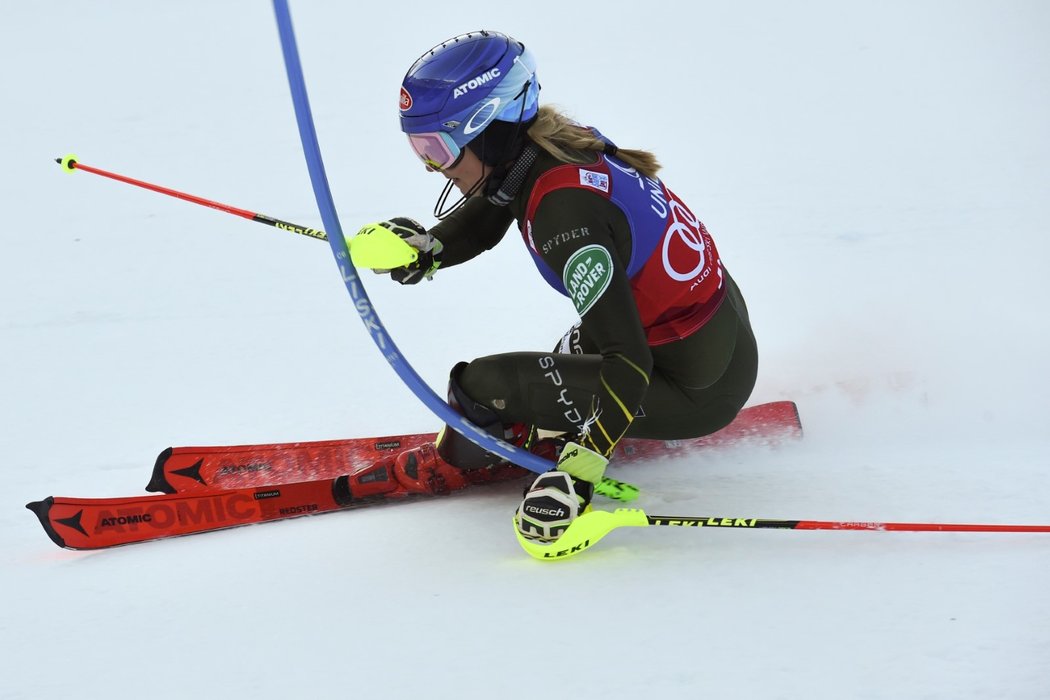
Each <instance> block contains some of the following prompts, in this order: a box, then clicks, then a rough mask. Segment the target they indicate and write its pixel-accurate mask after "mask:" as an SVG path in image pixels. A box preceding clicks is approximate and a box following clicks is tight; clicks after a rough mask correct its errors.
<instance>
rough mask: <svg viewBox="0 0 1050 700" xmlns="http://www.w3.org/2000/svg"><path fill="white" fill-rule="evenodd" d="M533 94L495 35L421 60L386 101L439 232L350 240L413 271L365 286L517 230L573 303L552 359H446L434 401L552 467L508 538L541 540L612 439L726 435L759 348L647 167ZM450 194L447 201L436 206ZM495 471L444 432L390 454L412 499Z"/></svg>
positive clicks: (478, 249) (682, 210) (677, 206)
mask: <svg viewBox="0 0 1050 700" xmlns="http://www.w3.org/2000/svg"><path fill="white" fill-rule="evenodd" d="M539 89H540V86H539V83H538V82H537V79H536V62H535V59H534V58H533V55H532V53H531V52H530V51H529V50H528V49H526V48H525V46H524V45H523V44H522V43H521V42H519V41H516V40H515V39H513V38H511V37H509V36H506V35H504V34H501V33H499V32H495V31H477V32H470V33H468V34H462V35H460V36H457V37H454V38H452V39H449V40H447V41H445V42H442V43H441V44H439V45H438V46H436V47H434V48H433V49H431V50H430V51H428V52H426V53H425V54H423V56H422V57H420V58H419V59H418V60H417V61H416V62H415V63H413V64H412V66H411V67H410V68H409V70H408V73H407V74H406V75H405V78H404V81H403V83H402V86H401V94H400V118H401V129H402V131H403V132H405V133H406V134H407V135H408V140H409V143H410V144H411V147H412V149H413V150H414V151H415V153H416V155H417V156H418V157H419V158H420V159H421V160H422V161H423V164H424V165H425V166H426V168H427V169H428V170H431V171H436V172H438V173H440V174H441V175H443V176H444V177H445V178H446V179H447V181H446V183H445V188H444V190H443V191H442V193H441V195H440V197H439V198H438V202H437V204H436V206H435V211H434V214H435V216H436V217H437V218H439V219H441V221H440V223H438V224H437V225H436V226H434V227H433V228H430V229H429V230H428V229H427V228H426V227H424V226H422V225H421V224H419V223H418V222H416V221H414V220H412V219H409V218H405V217H396V218H392V219H390V220H388V221H384V222H381V223H377V224H372V225H370V226H366V227H364V228H363V229H362V230H361V232H360V233H366V232H374V231H375V230H376V229H385V230H386V232H389V233H391V234H394V235H396V236H397V237H398V238H400V239H401V240H403V241H405V242H407V243H408V244H409V245H411V246H412V247H413V248H415V249H416V250H417V251H418V258H417V260H416V261H415V262H413V263H412V264H410V265H406V266H403V267H400V268H395V269H390V270H377V272H380V273H385V274H389V275H390V277H392V278H393V279H394V280H396V281H397V282H399V283H401V284H416V283H417V282H419V281H420V280H422V279H431V278H432V277H433V276H434V275H435V273H436V272H438V271H439V269H440V270H444V269H445V268H448V267H452V266H455V265H459V264H461V263H464V262H466V261H468V260H470V259H472V258H474V257H475V256H477V255H479V254H480V253H483V252H484V251H486V250H488V249H490V248H492V247H493V246H495V245H496V244H497V243H498V242H499V241H500V240H501V239H502V238H503V236H504V234H505V233H506V232H507V230H508V228H509V227H510V225H511V223H512V222H515V221H516V222H517V227H518V230H519V232H520V235H521V236H522V239H523V241H524V243H525V245H526V246H527V247H528V249H529V252H530V253H531V255H532V258H533V260H534V262H535V263H536V267H537V268H538V269H539V272H540V274H541V275H542V276H543V278H544V279H545V280H546V281H547V282H548V283H549V284H550V285H551V286H553V287H554V288H555V289H556V290H557V291H559V292H561V293H563V294H565V295H567V296H568V297H569V298H570V299H571V300H572V303H573V304H574V305H575V308H576V311H577V312H578V314H579V317H580V321H579V322H578V323H577V324H575V325H574V326H573V327H572V328H571V329H570V330H569V331H568V332H567V333H566V334H565V335H564V337H562V338H561V341H560V342H559V343H558V344H557V347H556V349H555V350H554V351H552V352H513V353H504V354H499V355H492V356H489V357H482V358H478V359H475V360H473V361H471V362H469V363H468V362H461V363H459V364H457V365H456V366H455V367H453V368H452V371H451V374H450V378H449V388H448V400H449V403H450V404H451V405H452V407H453V408H454V409H455V410H456V411H457V412H459V413H460V414H462V415H464V416H466V417H467V418H468V419H469V420H470V421H472V422H473V423H474V424H476V425H477V426H479V427H481V428H483V429H484V430H486V431H488V432H489V433H491V434H492V435H495V436H497V437H499V438H501V439H506V440H508V441H511V442H514V443H515V444H518V445H521V446H523V447H525V448H528V449H532V450H534V451H537V452H540V453H541V454H546V456H551V457H556V458H557V466H556V468H555V470H553V471H551V472H548V473H547V474H543V475H540V476H539V477H538V478H536V480H535V482H534V483H533V485H532V486H531V487H530V488H529V489H528V490H527V492H526V494H525V496H524V498H523V501H522V503H521V505H520V506H519V508H518V511H517V522H518V527H519V530H520V531H521V533H522V534H523V535H525V536H526V537H530V538H535V539H539V540H545V541H550V540H553V539H556V538H557V536H558V535H559V534H560V533H561V532H562V531H564V529H565V528H566V527H568V526H569V525H570V524H571V522H572V520H573V519H574V518H575V517H577V515H578V514H580V513H582V512H583V511H584V509H585V508H586V507H587V506H588V504H589V503H590V500H591V498H592V496H593V493H594V487H595V485H596V484H598V483H599V482H600V480H601V478H602V475H603V473H604V469H605V465H606V464H607V462H608V458H609V457H610V456H611V454H612V452H613V449H614V447H615V446H616V443H617V441H619V440H620V439H621V438H622V437H624V436H625V435H627V436H631V437H643V438H652V439H662V440H669V439H684V438H694V437H700V436H703V435H707V434H709V433H712V432H715V431H716V430H718V429H720V428H722V427H724V426H726V425H728V424H729V423H730V422H731V421H732V420H733V418H734V417H735V416H736V415H737V413H738V412H739V411H740V409H741V408H742V407H743V406H744V403H745V401H746V400H747V399H748V397H749V396H750V394H751V391H752V389H753V388H754V384H755V377H756V374H757V367H758V351H757V347H756V343H755V337H754V334H753V333H752V330H751V326H750V321H749V319H748V312H747V307H746V305H745V303H744V299H743V297H742V296H741V293H740V290H739V289H738V288H737V285H736V283H735V282H734V281H733V279H732V277H730V276H729V273H728V272H727V271H726V269H725V267H724V266H723V264H722V260H721V258H720V256H719V254H718V251H717V249H716V248H715V244H714V241H713V240H712V239H711V236H710V235H709V234H708V232H707V230H706V228H705V227H704V225H703V224H702V223H701V222H700V221H699V220H698V219H697V217H696V216H694V215H693V213H692V212H691V211H690V210H689V208H688V207H687V206H686V205H685V203H684V202H683V201H682V200H681V199H679V198H678V197H677V196H676V195H675V194H674V193H673V192H671V190H669V189H668V188H667V187H666V186H665V185H664V183H663V182H661V181H660V180H659V179H658V178H657V177H656V173H657V170H658V169H659V163H658V162H657V160H656V158H655V157H654V156H653V155H652V154H651V153H649V152H647V151H641V150H633V149H625V148H618V147H617V146H616V145H615V144H614V143H613V142H612V141H611V140H609V139H608V138H606V137H605V136H603V135H602V134H601V133H600V132H598V131H597V130H596V129H593V128H588V127H583V126H580V125H578V124H576V123H574V122H573V121H571V120H570V119H568V118H567V117H566V116H564V115H563V114H561V113H560V112H558V111H557V110H555V109H553V108H551V107H548V106H542V107H541V106H540V105H539V101H538V95H539ZM453 187H455V188H456V189H458V190H459V193H460V195H461V196H460V197H459V199H458V200H457V201H456V202H455V203H454V204H452V205H448V198H449V195H450V193H451V191H452V188H453ZM538 430H544V431H552V432H553V433H556V434H560V435H561V437H560V438H558V439H557V440H556V441H551V440H549V439H548V440H539V439H538V437H537V431H538ZM544 450H547V452H545V453H544ZM499 463H500V458H498V457H496V456H495V455H492V454H490V453H487V452H485V451H484V450H482V449H481V448H479V447H477V446H476V445H474V444H473V443H471V442H469V441H468V440H466V439H465V438H463V437H462V436H460V435H459V434H458V433H456V432H455V431H454V430H451V429H448V428H447V427H446V429H444V430H443V431H442V432H441V433H440V434H439V436H438V439H437V443H436V445H424V446H423V447H421V448H417V449H415V450H411V451H408V452H405V453H403V454H401V455H400V456H399V457H398V460H397V468H396V472H397V476H398V478H399V479H400V480H401V481H402V482H403V483H405V484H407V485H410V486H411V487H412V488H414V489H417V490H434V489H435V488H436V489H452V488H458V487H460V486H462V485H465V484H466V483H469V482H471V481H477V480H484V479H485V476H484V475H485V474H486V472H487V471H491V470H493V469H506V468H508V467H507V465H506V464H505V463H503V465H502V466H500V464H499Z"/></svg>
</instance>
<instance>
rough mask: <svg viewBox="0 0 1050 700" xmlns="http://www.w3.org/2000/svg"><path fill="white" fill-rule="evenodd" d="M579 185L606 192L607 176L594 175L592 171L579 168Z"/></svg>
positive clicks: (607, 188)
mask: <svg viewBox="0 0 1050 700" xmlns="http://www.w3.org/2000/svg"><path fill="white" fill-rule="evenodd" d="M580 184H581V185H584V186H586V187H593V188H594V189H596V190H601V191H602V192H608V191H609V176H608V175H606V174H605V173H596V172H594V171H593V170H584V169H583V168H580Z"/></svg>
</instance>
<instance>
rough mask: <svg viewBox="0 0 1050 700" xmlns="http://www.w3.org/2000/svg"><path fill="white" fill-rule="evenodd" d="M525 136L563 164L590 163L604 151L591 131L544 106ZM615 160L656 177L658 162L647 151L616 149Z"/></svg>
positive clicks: (602, 143)
mask: <svg viewBox="0 0 1050 700" xmlns="http://www.w3.org/2000/svg"><path fill="white" fill-rule="evenodd" d="M528 135H529V138H530V139H532V141H533V143H535V144H536V145H537V146H539V147H540V148H542V149H543V150H545V151H546V152H547V153H550V154H551V155H552V156H554V157H555V158H557V159H558V160H560V161H562V162H563V163H580V164H583V163H590V162H592V161H593V160H594V152H595V151H597V152H599V153H600V152H602V151H603V150H605V142H604V141H602V140H601V139H599V138H596V137H595V135H594V134H593V133H592V132H591V131H590V129H586V128H584V127H582V126H580V125H579V124H577V123H576V122H574V121H572V120H571V119H569V118H568V117H566V116H565V115H564V114H562V113H561V112H559V111H558V110H557V109H555V108H553V107H550V106H547V105H544V106H542V107H540V109H539V113H538V114H537V115H536V121H535V123H534V124H533V125H532V126H531V127H529V130H528ZM616 157H617V158H619V159H620V160H622V161H623V162H624V163H626V164H627V165H629V166H631V167H632V168H634V169H635V170H637V171H638V172H639V173H641V174H642V175H644V176H645V177H656V173H657V172H658V171H659V170H660V162H659V161H658V160H656V156H654V155H653V154H652V153H650V152H649V151H641V150H637V149H633V148H619V149H617V151H616Z"/></svg>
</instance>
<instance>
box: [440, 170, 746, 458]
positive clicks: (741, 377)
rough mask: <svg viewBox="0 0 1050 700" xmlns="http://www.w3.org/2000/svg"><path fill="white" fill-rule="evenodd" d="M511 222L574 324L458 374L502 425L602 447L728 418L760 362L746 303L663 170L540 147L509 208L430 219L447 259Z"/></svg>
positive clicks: (485, 242) (693, 431)
mask: <svg viewBox="0 0 1050 700" xmlns="http://www.w3.org/2000/svg"><path fill="white" fill-rule="evenodd" d="M515 220H516V221H517V223H518V230H519V232H520V234H521V237H522V240H523V242H524V244H525V245H526V246H527V247H528V249H529V252H530V253H531V255H532V257H533V259H534V261H535V263H536V266H537V268H538V270H539V272H540V274H541V275H543V277H544V279H545V280H546V281H547V282H548V283H549V284H550V285H551V286H553V287H554V288H555V289H556V290H557V291H559V292H561V293H563V294H565V295H567V296H568V297H569V298H570V299H571V300H572V302H573V304H574V305H575V307H576V310H577V312H578V313H579V316H580V322H579V323H577V324H576V325H575V326H573V327H572V328H571V329H570V330H569V331H568V332H567V333H566V334H565V335H564V337H562V339H561V340H560V342H558V344H557V347H556V348H555V349H554V350H553V351H552V352H512V353H504V354H498V355H491V356H488V357H482V358H478V359H476V360H474V361H472V362H470V363H469V364H468V365H467V366H466V367H465V368H463V370H462V372H461V374H460V376H459V378H458V381H459V383H460V386H461V387H462V389H463V390H464V391H465V392H466V393H467V394H468V395H469V396H470V397H471V398H472V399H473V400H475V401H477V402H478V403H480V404H483V405H485V406H487V407H489V408H491V409H492V410H493V411H494V412H495V413H496V415H497V416H498V417H499V419H500V420H501V421H502V422H503V423H504V424H505V425H510V424H513V423H525V424H531V425H534V426H536V427H537V428H540V429H545V430H553V431H559V432H569V433H575V434H577V435H580V436H581V438H582V440H583V442H582V444H584V445H585V446H587V447H589V448H591V449H593V450H595V451H596V452H599V453H601V454H604V455H606V456H608V455H609V454H611V452H612V450H613V447H614V446H615V445H616V443H617V441H618V440H620V438H622V437H624V436H625V435H628V436H631V437H642V438H653V439H664V440H669V439H684V438H692V437H699V436H702V435H706V434H709V433H712V432H714V431H716V430H718V429H720V428H722V427H724V426H725V425H727V424H729V422H730V421H732V420H733V418H734V417H735V416H736V414H737V413H738V412H739V410H740V409H741V408H743V406H744V403H745V401H746V400H747V399H748V397H749V396H750V394H751V391H752V389H753V388H754V384H755V378H756V374H757V369H758V351H757V346H756V343H755V337H754V334H753V333H752V330H751V325H750V321H749V319H748V312H747V306H746V305H745V303H744V299H743V296H742V295H741V293H740V290H739V289H738V288H737V285H736V283H735V282H734V281H733V279H732V277H730V275H729V273H728V272H727V271H726V269H725V267H724V266H723V264H722V261H721V259H720V257H719V255H718V251H717V249H716V248H715V245H714V241H713V240H712V239H711V237H710V235H709V234H708V233H707V230H706V229H705V228H704V226H703V224H702V223H700V221H699V220H698V219H697V218H696V217H695V216H693V214H692V213H691V212H690V211H689V209H688V208H687V207H686V206H685V204H684V203H683V202H682V201H681V200H680V199H678V198H677V197H676V196H675V195H674V193H673V192H671V191H670V190H669V189H667V187H666V186H665V185H664V184H663V183H662V182H661V181H660V180H659V179H656V178H647V177H644V176H642V175H641V174H639V173H638V172H637V171H635V170H634V169H633V168H631V167H629V166H628V165H626V164H625V163H624V162H623V161H621V160H620V159H618V158H616V157H615V156H613V155H607V154H602V153H597V152H595V153H594V162H592V163H588V164H585V165H576V164H566V163H563V162H561V161H559V160H557V159H555V158H554V157H553V156H551V155H549V154H548V153H546V152H543V151H540V154H539V156H538V157H537V159H536V161H535V162H534V163H533V164H532V166H531V168H530V169H529V171H528V173H527V176H526V178H525V181H524V185H523V186H522V187H521V189H520V190H519V191H518V194H517V195H516V196H515V197H514V199H513V200H512V201H511V202H510V204H509V205H507V206H502V207H501V206H497V205H495V204H492V203H491V202H489V201H488V200H487V199H486V198H484V197H472V198H470V199H469V200H468V201H467V202H466V203H465V204H464V205H463V206H462V207H460V208H459V209H458V210H456V211H455V212H454V213H453V214H452V215H450V216H449V217H448V218H446V219H445V220H444V221H442V222H441V223H439V224H437V225H436V226H435V227H434V228H432V229H431V233H432V234H433V235H434V236H435V237H436V238H437V239H438V240H440V241H441V242H442V244H443V245H444V251H443V257H442V268H446V267H450V266H453V265H458V264H460V263H463V262H465V261H467V260H469V259H471V258H473V257H475V256H477V255H478V254H480V253H482V252H484V251H485V250H488V249H490V248H492V247H493V246H494V245H496V244H497V243H498V242H499V241H500V240H501V239H502V238H503V237H504V235H505V234H506V232H507V230H508V229H509V227H510V225H511V223H513V222H514V221H515ZM578 439H580V438H578Z"/></svg>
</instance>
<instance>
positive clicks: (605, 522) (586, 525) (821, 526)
mask: <svg viewBox="0 0 1050 700" xmlns="http://www.w3.org/2000/svg"><path fill="white" fill-rule="evenodd" d="M651 525H655V526H666V527H692V528H719V529H721V528H732V529H745V530H761V529H774V530H877V531H881V532H1050V525H982V524H965V525H964V524H954V523H877V522H834V521H826V520H767V519H763V518H723V517H707V516H700V517H695V516H688V517H682V516H670V515H647V514H646V513H645V511H643V510H641V509H639V508H617V509H616V510H614V511H607V510H592V511H590V512H588V513H584V514H583V515H581V516H580V517H578V518H576V520H574V521H573V523H572V525H570V526H569V527H568V529H566V530H565V532H564V533H562V535H561V537H559V538H558V539H557V540H555V541H554V542H551V543H549V544H541V543H540V542H537V541H535V540H530V539H527V538H526V537H525V536H524V535H522V534H521V532H520V531H519V530H518V527H517V522H516V518H515V523H514V532H515V534H516V535H517V537H518V542H519V543H520V544H521V546H522V548H523V549H524V550H525V551H526V552H528V553H529V554H530V555H532V556H533V557H535V558H536V559H542V560H545V561H557V560H559V559H567V558H568V557H571V556H574V555H576V554H579V553H580V552H583V551H585V550H587V549H589V548H590V547H593V546H594V545H595V544H597V542H598V540H600V539H601V538H603V537H605V536H606V535H607V534H609V533H610V532H612V531H613V530H615V529H616V528H619V527H648V526H651Z"/></svg>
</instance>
